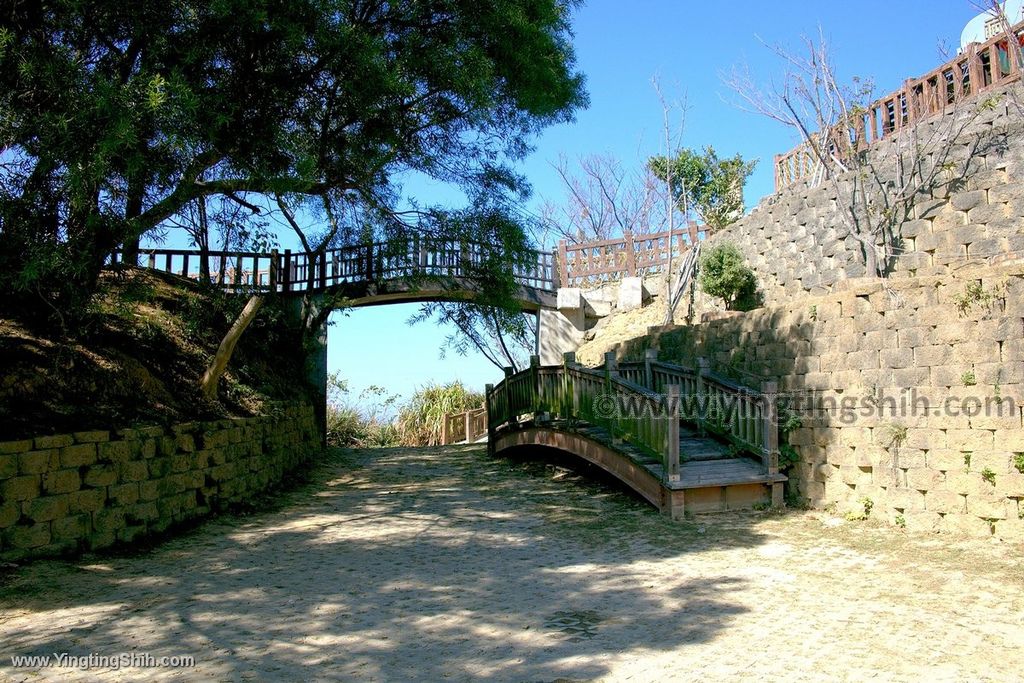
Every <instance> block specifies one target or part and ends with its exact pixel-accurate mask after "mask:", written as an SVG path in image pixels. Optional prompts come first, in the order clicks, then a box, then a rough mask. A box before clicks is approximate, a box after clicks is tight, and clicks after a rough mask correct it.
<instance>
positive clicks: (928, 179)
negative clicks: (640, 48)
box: [725, 28, 980, 276]
mask: <svg viewBox="0 0 1024 683" xmlns="http://www.w3.org/2000/svg"><path fill="white" fill-rule="evenodd" d="M802 43H803V44H802V50H801V51H800V52H791V51H789V50H787V49H784V48H782V47H779V46H767V47H768V48H769V49H770V50H771V51H772V52H773V53H774V54H775V55H776V56H777V57H778V58H779V59H780V60H781V62H782V63H783V64H784V65H785V72H784V76H783V79H782V82H781V84H780V83H777V82H774V83H772V84H771V85H770V87H769V89H768V90H767V91H765V90H762V89H761V88H760V87H758V86H757V85H756V84H755V83H754V82H753V80H752V79H751V77H750V74H749V71H748V70H747V69H745V68H741V69H734V70H733V72H732V73H731V74H730V75H728V76H726V77H725V82H726V84H727V85H728V86H729V87H730V88H731V89H732V90H733V91H734V92H735V93H736V95H738V97H739V99H740V107H741V108H743V109H745V110H747V111H752V112H755V113H757V114H761V115H763V116H766V117H768V118H770V119H773V120H775V121H778V122H780V123H782V124H784V125H786V126H788V127H790V128H792V129H794V130H795V131H797V133H798V134H799V136H800V139H801V149H802V152H803V153H805V154H807V155H808V156H809V157H810V159H811V160H812V161H813V165H814V168H813V171H812V173H811V175H810V180H809V182H810V183H811V184H812V185H817V184H822V183H828V184H830V185H831V186H832V188H833V190H834V192H835V194H836V197H837V198H838V203H839V206H840V209H841V210H840V211H839V212H838V216H839V218H840V220H841V221H842V225H843V226H844V227H845V228H846V229H847V234H849V235H850V236H852V237H853V238H854V239H855V240H856V241H857V242H858V243H859V244H860V246H861V251H862V254H863V258H864V265H865V268H866V270H867V272H868V273H869V274H871V275H877V276H884V275H886V273H887V272H888V270H889V268H890V266H891V260H892V258H893V257H894V256H895V255H896V254H897V253H898V251H899V247H898V244H897V240H898V235H896V234H895V228H896V226H897V225H898V224H899V223H900V222H902V221H903V220H905V219H906V218H907V216H908V215H909V213H910V210H911V209H912V207H913V203H914V202H915V201H916V200H917V199H918V198H920V196H922V194H923V193H928V192H930V190H931V189H932V188H933V187H935V186H936V185H938V184H941V183H946V182H950V181H951V180H952V179H953V176H955V174H956V173H957V171H958V169H959V171H960V172H961V173H966V170H967V169H966V162H964V160H961V159H957V158H955V155H954V153H953V150H954V147H955V146H956V145H957V144H958V143H959V142H960V141H961V140H962V137H963V134H964V132H965V131H966V129H967V128H968V127H969V126H970V124H971V123H973V122H974V120H975V119H976V118H977V115H978V113H979V111H980V110H979V108H978V107H963V106H959V105H954V107H953V109H952V110H950V111H947V112H945V113H946V116H945V117H944V118H943V119H941V121H940V122H939V125H933V126H927V127H921V126H916V125H913V117H914V115H915V113H917V112H915V109H916V104H915V103H914V102H913V101H911V100H912V99H913V98H911V97H908V98H907V99H906V100H904V101H902V105H897V106H895V107H894V108H893V110H892V111H891V112H890V113H889V116H890V120H889V121H885V122H883V128H884V130H885V133H886V135H885V137H886V139H887V140H889V143H888V144H886V145H879V146H877V147H876V148H874V149H872V150H871V151H870V152H869V151H868V149H867V148H868V144H869V143H872V142H874V141H873V140H867V139H866V131H867V126H866V125H865V116H866V115H867V114H868V112H870V106H871V104H872V93H873V90H874V87H873V84H872V82H871V81H868V80H861V79H859V78H853V79H851V80H850V82H849V83H848V84H846V83H844V82H843V81H841V80H840V79H839V78H838V77H837V75H836V69H835V65H834V63H833V60H832V55H831V52H830V49H829V46H828V43H827V41H826V40H825V37H824V35H823V33H822V31H821V29H820V28H819V33H818V36H817V38H815V39H811V38H806V37H805V38H803V39H802ZM961 162H964V163H963V165H962V166H961ZM893 168H895V169H896V173H895V177H893V175H892V173H891V171H890V172H886V171H884V170H883V169H893Z"/></svg>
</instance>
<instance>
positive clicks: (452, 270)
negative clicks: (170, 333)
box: [111, 236, 557, 311]
mask: <svg viewBox="0 0 1024 683" xmlns="http://www.w3.org/2000/svg"><path fill="white" fill-rule="evenodd" d="M497 257H498V255H497V254H496V253H495V251H494V247H492V246H490V245H484V244H480V243H477V242H469V241H460V240H444V239H434V238H426V237H419V236H413V237H410V238H409V239H404V240H390V241H387V242H375V243H372V244H365V245H356V246H349V247H342V248H338V249H325V250H322V251H319V252H294V253H293V252H292V251H290V250H284V251H276V250H275V251H270V252H251V251H202V250H198V249H149V250H142V251H141V252H140V253H139V256H138V257H137V259H136V261H135V263H132V264H131V265H135V266H138V267H143V268H148V269H150V270H156V271H160V272H164V273H169V274H172V275H178V276H181V277H186V278H189V279H192V280H197V281H200V280H201V281H205V282H211V283H213V284H216V285H218V286H220V287H222V288H224V289H228V290H231V291H247V292H260V291H262V292H278V293H281V294H285V295H295V294H306V293H332V294H337V295H339V296H343V297H345V298H347V299H348V301H349V305H350V306H352V307H360V306H377V305H382V304H391V303H404V302H418V301H439V300H462V299H469V298H472V297H473V296H474V294H475V293H476V291H477V289H478V286H477V282H476V277H475V273H477V272H479V271H480V269H481V268H482V267H483V266H484V264H485V263H486V262H487V261H488V259H492V258H497ZM130 260H131V259H128V261H130ZM124 263H126V259H125V256H124V254H123V253H122V252H114V254H113V255H112V257H111V264H112V265H121V264H124ZM511 268H512V272H513V275H514V277H515V281H516V283H517V284H518V285H519V292H518V299H519V303H520V305H521V306H522V308H523V310H525V311H536V310H538V309H540V308H554V307H555V291H556V289H557V274H556V272H555V264H554V254H552V253H550V252H543V251H532V252H530V253H529V254H528V256H527V258H525V259H524V260H521V261H519V262H517V263H514V264H511Z"/></svg>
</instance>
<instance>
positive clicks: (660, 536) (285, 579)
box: [0, 446, 1024, 681]
mask: <svg viewBox="0 0 1024 683" xmlns="http://www.w3.org/2000/svg"><path fill="white" fill-rule="evenodd" d="M831 524H832V523H831V522H829V523H827V524H826V523H824V522H823V519H822V518H820V517H819V516H817V515H816V514H813V513H799V512H797V513H789V514H785V515H778V514H771V513H760V514H758V513H751V514H735V515H722V516H715V517H708V518H702V519H698V520H696V521H694V522H688V523H682V524H680V523H676V524H673V523H671V522H669V521H667V520H665V519H664V518H662V517H659V516H658V515H657V513H656V512H655V511H654V510H653V509H651V508H649V507H647V506H646V505H645V504H643V503H641V502H639V501H637V500H635V499H634V498H632V497H630V496H629V495H627V494H624V493H621V492H618V491H615V490H613V489H611V488H608V487H606V486H604V485H602V484H600V483H597V482H594V481H584V480H580V479H579V477H577V476H576V475H574V474H572V473H568V472H566V471H565V470H562V469H559V468H555V467H552V466H551V465H545V464H530V463H522V462H515V461H508V460H493V461H492V460H488V459H487V457H486V455H485V454H484V452H483V450H482V448H480V447H464V446H463V447H448V448H437V449H411V450H410V449H388V450H375V451H334V452H332V454H331V456H330V458H329V460H328V462H326V463H325V464H324V465H323V466H322V467H321V468H320V469H319V470H318V472H317V473H316V475H315V477H314V478H313V480H312V481H311V483H310V484H308V485H306V486H304V487H303V488H302V489H300V490H296V491H293V492H291V493H289V494H286V495H285V496H283V498H282V500H281V503H280V506H279V507H278V508H277V509H275V510H272V511H268V512H264V513H260V514H257V515H253V516H249V517H236V518H227V517H225V518H221V519H219V520H216V521H213V522H211V523H209V524H206V525H205V526H203V527H201V528H199V529H198V530H196V531H194V532H192V533H190V534H189V535H187V536H185V537H181V538H178V539H175V540H172V541H169V542H167V543H164V544H162V545H160V546H158V547H157V548H155V549H154V550H152V551H149V552H148V553H143V554H140V555H136V556H121V557H117V556H105V557H94V558H88V559H84V560H81V561H77V562H72V563H64V562H40V563H37V564H34V565H31V566H29V567H23V568H19V569H16V570H13V571H11V572H9V573H8V574H7V576H6V577H5V578H4V579H3V584H2V586H0V650H2V652H0V678H3V677H10V678H12V679H13V680H16V681H20V680H32V681H35V680H47V679H59V678H62V677H67V678H75V677H81V678H85V677H87V675H86V674H83V673H81V672H75V671H70V670H67V669H64V670H61V669H57V668H47V669H39V668H35V669H14V668H12V667H11V661H10V657H11V655H15V654H17V655H25V654H40V655H43V654H50V653H53V652H71V653H74V654H80V655H81V654H88V653H99V654H111V653H118V652H125V651H135V652H145V653H150V654H152V655H153V656H155V657H160V656H165V655H194V656H195V657H196V659H197V662H198V665H197V667H196V668H195V669H191V670H170V669H146V670H139V669H133V670H128V669H125V670H121V671H91V672H89V674H88V677H90V678H91V677H93V676H96V675H97V674H99V677H100V679H101V680H140V679H142V680H145V679H153V680H176V679H180V680H195V679H197V678H198V677H200V676H202V677H203V678H206V679H209V680H229V681H233V680H271V679H273V680H296V681H303V680H380V681H410V680H424V681H441V680H493V681H552V680H555V679H557V678H560V677H561V678H567V679H571V680H588V679H603V680H636V681H654V680H658V681H664V680H673V679H677V680H730V681H731V680H737V679H739V680H762V679H788V680H821V679H823V678H832V679H854V680H862V679H864V678H868V677H872V676H875V675H876V674H877V676H878V678H879V679H880V680H922V679H927V680H1011V679H1015V678H1018V677H1019V676H1020V674H1021V671H1024V594H1022V592H1021V588H1022V586H1024V578H1022V570H1021V567H1020V566H1019V556H1020V555H1019V553H1020V548H1015V547H1009V546H1006V545H997V544H993V543H991V542H988V541H984V542H982V541H962V542H960V541H954V540H951V539H949V538H947V537H930V538H925V537H918V538H914V537H907V536H903V535H900V534H898V533H894V532H893V531H891V530H888V529H882V528H876V527H873V526H872V525H871V524H870V522H868V523H849V524H842V525H839V526H832V525H831Z"/></svg>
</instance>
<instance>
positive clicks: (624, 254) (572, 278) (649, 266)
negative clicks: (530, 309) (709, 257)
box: [557, 222, 707, 287]
mask: <svg viewBox="0 0 1024 683" xmlns="http://www.w3.org/2000/svg"><path fill="white" fill-rule="evenodd" d="M702 233H705V234H706V233H707V227H706V226H701V225H698V224H697V223H693V222H690V223H689V224H688V225H687V226H686V227H685V228H683V229H680V230H675V231H673V233H672V241H673V242H674V244H673V245H672V248H671V249H670V248H669V232H668V231H664V232H656V233H649V234H633V233H631V232H626V233H625V234H623V236H622V237H617V238H613V239H603V240H589V241H586V242H579V243H575V244H570V243H568V242H567V241H566V240H560V241H559V243H558V250H557V254H558V257H557V258H558V273H559V281H560V282H559V284H560V286H562V287H579V286H584V285H595V284H600V283H602V282H607V281H614V280H619V279H622V278H623V277H634V276H636V275H642V274H644V273H648V272H655V271H658V270H660V269H661V268H663V267H664V266H665V265H666V264H667V263H668V262H669V260H670V258H678V257H680V256H682V255H683V254H684V253H686V251H687V250H689V249H690V247H691V246H692V245H694V244H696V243H697V241H698V239H700V235H701V234H702Z"/></svg>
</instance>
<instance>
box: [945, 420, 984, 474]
mask: <svg viewBox="0 0 1024 683" xmlns="http://www.w3.org/2000/svg"><path fill="white" fill-rule="evenodd" d="M946 443H947V444H948V446H949V447H950V448H952V449H953V450H959V451H971V452H972V453H973V452H975V451H991V450H992V449H993V448H994V447H995V442H994V440H993V432H991V431H989V430H987V429H948V430H946ZM973 464H974V463H973V460H972V469H973Z"/></svg>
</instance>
